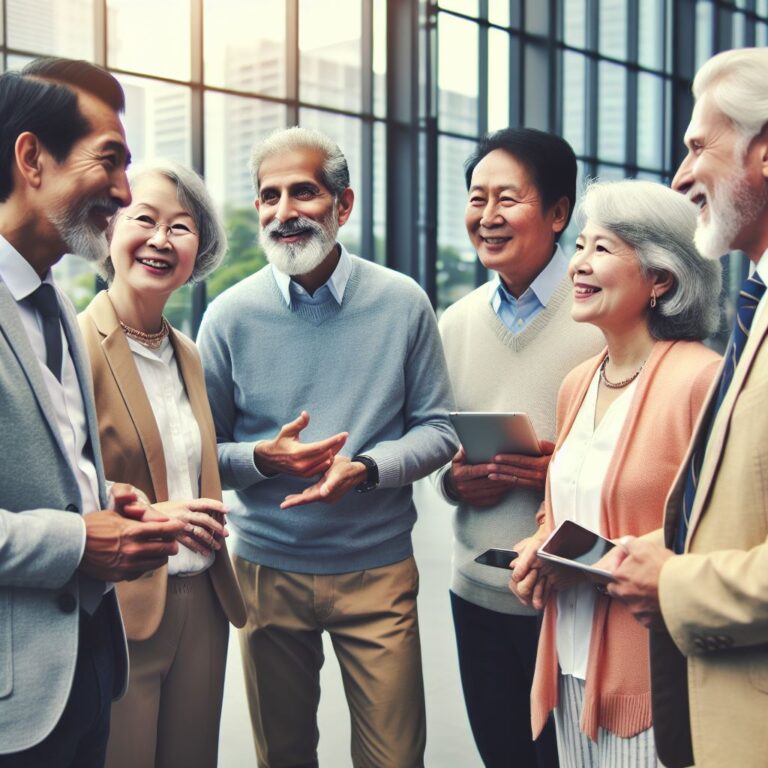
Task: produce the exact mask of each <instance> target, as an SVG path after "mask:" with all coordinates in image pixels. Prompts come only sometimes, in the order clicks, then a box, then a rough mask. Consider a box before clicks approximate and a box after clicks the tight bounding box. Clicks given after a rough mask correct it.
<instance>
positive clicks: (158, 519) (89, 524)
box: [80, 483, 184, 581]
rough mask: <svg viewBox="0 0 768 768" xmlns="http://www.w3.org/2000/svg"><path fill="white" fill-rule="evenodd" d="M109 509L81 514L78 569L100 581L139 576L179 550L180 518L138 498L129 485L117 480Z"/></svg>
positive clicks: (161, 563) (158, 565) (164, 561)
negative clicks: (81, 548) (168, 515)
mask: <svg viewBox="0 0 768 768" xmlns="http://www.w3.org/2000/svg"><path fill="white" fill-rule="evenodd" d="M110 504H111V506H112V507H113V508H112V509H105V510H101V511H99V512H91V513H90V514H86V515H83V521H84V522H85V552H84V553H83V559H82V560H81V561H80V570H81V571H82V572H83V573H85V574H87V575H88V576H91V577H92V578H94V579H100V580H101V581H123V580H125V579H135V578H138V577H139V576H140V575H141V574H142V573H144V572H145V571H152V570H154V569H155V568H159V567H160V566H161V565H164V564H165V563H166V562H167V561H168V558H169V557H170V556H171V555H175V554H176V553H177V552H178V551H179V545H178V544H177V543H176V537H177V536H178V535H179V534H180V533H181V532H182V531H183V529H184V523H183V522H181V521H180V520H168V519H167V518H166V517H164V516H163V515H161V514H159V513H158V512H157V511H156V510H153V509H152V507H148V506H147V505H146V504H144V503H143V502H139V501H138V500H137V496H136V494H135V493H134V491H133V489H132V488H131V486H128V485H125V484H124V483H116V484H115V485H114V487H113V489H112V494H111V499H110Z"/></svg>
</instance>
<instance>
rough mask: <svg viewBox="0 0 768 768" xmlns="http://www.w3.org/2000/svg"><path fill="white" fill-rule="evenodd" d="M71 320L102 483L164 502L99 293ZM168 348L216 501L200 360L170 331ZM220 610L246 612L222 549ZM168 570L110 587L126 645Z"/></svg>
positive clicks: (138, 399) (154, 606)
mask: <svg viewBox="0 0 768 768" xmlns="http://www.w3.org/2000/svg"><path fill="white" fill-rule="evenodd" d="M78 320H79V322H80V328H81V330H82V332H83V337H84V338H85V344H86V347H87V349H88V355H89V357H90V360H91V369H92V371H93V383H94V391H95V396H96V411H97V414H98V419H99V434H100V437H101V449H102V453H103V456H104V469H105V474H106V476H107V478H108V479H109V480H115V481H121V482H126V483H131V484H132V485H135V486H136V487H137V488H140V489H141V490H142V491H143V492H144V493H146V494H147V496H148V497H149V500H150V501H152V502H154V501H166V500H167V499H168V488H167V480H166V474H165V459H164V456H163V445H162V442H161V438H160V433H159V431H158V429H157V423H156V422H155V417H154V415H153V413H152V406H151V405H150V402H149V399H148V398H147V394H146V392H145V391H144V386H143V385H142V382H141V378H140V376H139V372H138V369H137V368H136V365H135V363H134V361H133V354H132V353H131V350H130V347H129V346H128V342H127V340H126V338H125V334H124V333H123V330H122V328H121V327H120V323H119V321H118V319H117V315H116V314H115V310H114V308H113V307H112V302H111V301H110V300H109V296H108V295H107V293H106V292H102V293H99V294H98V295H97V296H96V297H95V298H94V300H93V301H92V302H91V303H90V305H89V306H88V308H87V309H86V310H85V311H84V312H82V313H81V314H80V315H79V317H78ZM170 338H171V343H172V344H173V349H174V352H175V354H176V361H177V363H178V366H179V370H180V372H181V376H182V378H183V380H184V386H185V387H186V390H187V396H188V397H189V402H190V404H191V406H192V412H193V413H194V414H195V418H196V419H197V423H198V425H199V427H200V435H201V438H202V468H201V473H200V495H201V497H207V498H212V499H220V498H221V483H220V480H219V469H218V457H217V450H216V433H215V430H214V426H213V418H212V416H211V410H210V406H209V404H208V396H207V394H206V390H205V380H204V378H203V369H202V366H201V364H200V358H199V356H198V354H197V349H196V347H195V345H194V344H193V342H192V341H191V340H190V339H188V338H187V337H186V336H184V335H183V334H181V333H179V332H178V331H174V330H171V337H170ZM208 574H209V576H210V579H211V582H212V583H213V588H214V591H215V593H216V595H217V597H218V599H219V603H220V604H221V607H222V609H223V611H224V613H225V615H226V616H227V618H228V619H229V621H230V622H232V624H234V625H235V626H236V627H241V626H243V624H245V606H244V604H243V599H242V597H241V595H240V590H239V588H238V586H237V581H236V579H235V575H234V572H233V570H232V563H231V561H230V559H229V555H228V553H227V550H226V546H223V547H222V548H221V549H220V550H219V552H217V554H216V559H215V561H214V563H213V565H212V566H211V567H210V569H209V570H208ZM167 583H168V567H167V566H163V567H162V568H159V569H157V570H155V571H150V572H149V573H146V574H144V575H143V576H142V577H140V578H139V579H136V580H135V581H124V582H121V583H120V584H118V585H117V587H116V589H117V596H118V600H119V602H120V608H121V610H122V614H123V620H124V622H125V630H126V634H127V636H128V638H129V639H130V640H146V639H147V638H148V637H151V636H152V635H153V634H154V633H155V631H156V630H157V627H158V626H159V624H160V619H161V618H162V615H163V611H164V610H165V597H166V587H167Z"/></svg>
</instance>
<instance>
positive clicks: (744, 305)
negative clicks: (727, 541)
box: [675, 272, 765, 555]
mask: <svg viewBox="0 0 768 768" xmlns="http://www.w3.org/2000/svg"><path fill="white" fill-rule="evenodd" d="M764 293H765V283H764V282H763V281H762V279H761V278H760V275H758V274H757V272H755V273H754V274H753V275H751V276H750V277H748V278H747V279H746V280H745V281H744V282H743V283H742V284H741V290H740V291H739V298H738V300H737V302H736V322H735V324H734V327H733V336H731V342H730V344H728V349H726V351H725V364H724V365H723V373H722V377H721V379H720V386H719V388H718V390H717V399H716V400H715V404H714V407H713V408H712V413H711V415H710V418H709V425H708V427H707V436H706V439H705V440H704V441H702V442H701V443H700V444H699V446H698V448H697V449H696V450H695V451H694V452H693V455H692V456H691V461H690V464H689V465H688V474H687V476H686V478H685V493H684V494H683V510H682V512H683V513H682V515H681V516H680V520H679V522H678V526H677V533H676V535H675V553H676V554H678V555H680V554H682V553H683V551H684V550H685V538H686V536H687V534H688V523H689V522H690V519H691V510H692V509H693V499H694V497H695V496H696V487H697V486H698V484H699V473H700V471H701V465H702V462H703V461H704V451H705V450H706V447H707V442H709V433H710V432H711V430H712V424H714V422H715V417H716V416H717V412H718V411H719V410H720V406H721V405H722V403H723V399H724V398H725V394H726V392H727V391H728V387H729V386H730V385H731V380H732V379H733V373H734V371H735V370H736V366H737V364H738V362H739V358H740V357H741V353H742V352H743V351H744V347H745V346H746V344H747V339H748V338H749V329H750V327H751V326H752V319H753V318H754V316H755V309H756V308H757V305H758V304H759V302H760V299H761V297H762V295H763V294H764Z"/></svg>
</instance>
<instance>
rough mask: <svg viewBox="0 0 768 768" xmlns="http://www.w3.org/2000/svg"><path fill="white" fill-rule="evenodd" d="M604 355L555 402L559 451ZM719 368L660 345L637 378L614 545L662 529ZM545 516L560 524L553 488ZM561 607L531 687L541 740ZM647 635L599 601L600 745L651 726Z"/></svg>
mask: <svg viewBox="0 0 768 768" xmlns="http://www.w3.org/2000/svg"><path fill="white" fill-rule="evenodd" d="M605 354H606V353H605V351H603V352H602V353H601V354H599V355H598V356H596V357H593V358H591V359H589V360H587V361H585V362H584V363H582V364H581V365H579V366H578V367H576V368H574V370H572V371H571V372H570V373H569V374H568V376H566V378H565V380H564V381H563V385H562V387H561V388H560V393H559V395H558V403H557V423H558V439H557V445H556V448H555V450H558V448H559V447H560V446H561V445H562V443H563V441H564V440H565V437H566V436H567V435H568V432H569V431H570V429H571V426H572V425H573V422H574V419H575V418H576V414H577V413H578V411H579V408H581V404H582V402H583V400H584V397H585V395H586V393H587V389H588V388H589V384H590V382H591V381H592V377H593V376H594V374H595V371H596V370H597V367H598V366H599V365H600V363H601V362H602V360H603V358H604V357H605ZM718 364H719V357H718V355H717V354H716V353H714V352H713V351H712V350H710V349H708V348H707V347H705V346H704V345H703V344H700V343H698V342H691V341H658V342H656V344H654V347H653V350H652V351H651V354H650V356H649V357H648V360H647V362H646V364H645V367H644V368H643V370H642V372H641V374H640V376H639V377H638V379H637V389H636V391H635V394H634V397H633V399H632V404H631V405H630V409H629V412H628V414H627V418H626V422H625V423H624V427H623V428H622V431H621V436H620V438H619V442H618V443H617V445H616V448H615V450H614V454H613V459H612V460H611V464H610V467H609V469H608V472H607V474H606V476H605V481H604V483H603V490H602V496H601V499H602V503H601V510H600V515H601V527H602V532H603V533H604V534H605V535H607V536H608V537H609V538H612V539H614V538H617V537H619V536H624V535H627V534H630V535H633V536H640V535H642V534H644V533H648V532H649V531H652V530H654V529H656V528H659V527H660V526H661V524H662V520H663V516H664V502H665V500H666V498H667V493H668V491H669V489H670V486H671V485H672V482H673V480H674V479H675V476H676V474H677V470H678V467H679V466H680V463H681V462H682V460H683V458H684V457H685V453H686V449H687V448H688V443H689V442H690V439H691V434H692V433H693V428H694V425H695V424H696V421H697V418H698V415H699V411H700V410H701V406H702V404H703V402H704V399H705V396H706V394H707V392H708V390H709V387H710V384H711V382H712V379H713V377H714V374H715V372H716V370H717V367H718ZM545 515H546V521H547V525H548V526H550V527H551V526H552V525H553V516H552V508H551V494H550V488H549V481H548V482H547V489H546V495H545ZM556 604H557V601H556V600H550V601H549V602H548V603H547V606H546V608H545V610H544V618H543V623H542V628H541V636H540V638H539V650H538V656H537V658H536V671H535V673H534V680H533V688H532V690H531V724H532V727H533V733H534V737H536V736H538V735H539V733H540V732H541V730H542V728H543V727H544V724H545V723H546V721H547V717H548V716H549V713H550V712H551V711H552V709H553V708H554V707H555V706H556V705H557V691H558V675H559V671H558V665H557V649H556V640H555V621H556V611H557V608H556ZM651 720H652V718H651V692H650V674H649V653H648V635H647V630H646V629H644V628H643V627H642V626H641V625H640V624H638V623H637V622H636V621H635V620H634V619H633V618H632V616H631V614H630V613H629V611H628V610H627V609H626V608H625V607H624V606H623V605H622V604H621V603H620V602H618V601H616V600H611V599H610V598H608V597H598V599H597V602H596V603H595V612H594V617H593V621H592V639H591V643H590V647H589V660H588V662H587V679H586V683H585V690H584V709H583V712H582V718H581V723H580V727H581V730H582V731H583V732H584V733H586V734H587V735H588V736H589V737H590V738H591V739H593V740H594V741H596V740H597V732H598V728H604V729H605V730H608V731H611V732H612V733H615V734H616V735H618V736H620V737H623V738H628V737H630V736H634V735H635V734H637V733H640V732H641V731H644V730H646V729H647V728H649V727H650V726H651Z"/></svg>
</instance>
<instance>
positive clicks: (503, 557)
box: [475, 549, 517, 568]
mask: <svg viewBox="0 0 768 768" xmlns="http://www.w3.org/2000/svg"><path fill="white" fill-rule="evenodd" d="M516 557H517V552H515V550H514V549H486V550H485V552H483V553H482V554H481V555H478V556H477V557H476V558H475V562H476V563H480V565H490V566H491V567H492V568H509V564H510V563H511V562H512V561H513V560H514V559H515V558H516Z"/></svg>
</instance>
